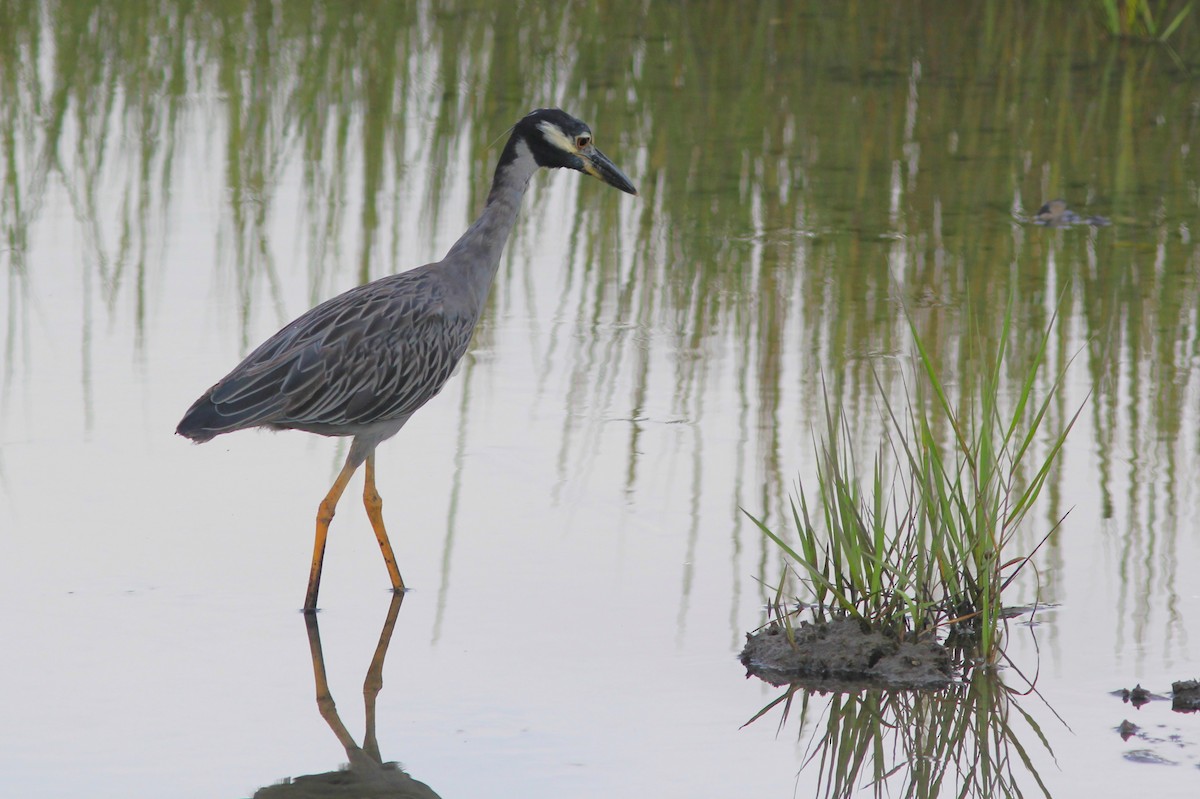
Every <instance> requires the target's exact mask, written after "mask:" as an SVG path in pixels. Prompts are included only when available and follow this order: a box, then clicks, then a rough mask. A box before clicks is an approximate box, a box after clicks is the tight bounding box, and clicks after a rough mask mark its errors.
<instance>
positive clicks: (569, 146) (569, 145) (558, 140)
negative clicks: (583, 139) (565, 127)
mask: <svg viewBox="0 0 1200 799" xmlns="http://www.w3.org/2000/svg"><path fill="white" fill-rule="evenodd" d="M538 130H540V131H541V132H542V136H543V137H544V138H545V139H546V141H548V142H550V144H552V145H554V146H555V147H557V148H558V149H560V150H562V151H563V152H565V153H578V152H579V148H578V147H576V146H575V142H574V141H573V140H572V139H571V137H570V136H568V135H567V134H565V133H563V132H562V128H560V127H559V126H558V125H555V124H554V123H553V122H539V123H538Z"/></svg>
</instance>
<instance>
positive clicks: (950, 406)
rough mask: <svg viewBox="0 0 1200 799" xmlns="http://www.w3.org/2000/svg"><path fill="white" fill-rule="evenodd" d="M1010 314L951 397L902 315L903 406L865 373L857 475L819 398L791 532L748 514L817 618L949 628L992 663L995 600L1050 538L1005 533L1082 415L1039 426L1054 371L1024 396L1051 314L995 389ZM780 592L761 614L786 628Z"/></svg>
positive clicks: (841, 429)
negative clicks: (905, 345) (868, 408)
mask: <svg viewBox="0 0 1200 799" xmlns="http://www.w3.org/2000/svg"><path fill="white" fill-rule="evenodd" d="M1011 322H1012V313H1011V308H1010V310H1009V311H1008V312H1007V313H1006V314H1005V320H1004V325H1003V330H1002V331H1001V334H1000V336H999V340H998V341H999V343H998V344H996V345H995V346H994V347H992V348H991V349H990V350H989V349H988V348H987V347H986V346H984V345H979V344H976V345H971V344H970V343H968V345H967V346H972V348H973V350H975V351H974V352H973V353H972V355H973V356H974V357H973V358H972V360H973V361H974V362H975V363H978V364H981V367H980V368H981V370H982V375H981V382H980V384H979V389H978V393H977V395H976V396H974V397H960V398H959V399H958V405H957V406H956V405H955V403H954V402H953V401H952V399H951V396H950V393H949V391H948V390H947V388H946V383H945V381H944V380H943V379H942V378H941V376H940V375H939V374H938V371H937V369H936V367H935V364H934V361H933V359H932V357H931V356H930V353H929V351H928V350H927V349H926V347H925V345H924V343H923V342H922V341H921V338H920V335H919V334H918V332H917V330H916V327H915V325H914V324H913V322H912V320H911V318H910V320H909V326H910V329H911V332H912V336H913V339H914V341H915V349H916V353H915V362H916V379H915V381H914V384H913V385H912V386H909V385H908V384H907V381H906V383H905V388H906V392H905V393H906V400H907V401H906V403H905V405H904V407H900V406H898V405H897V404H896V403H895V402H893V400H892V399H891V398H889V397H888V394H887V392H886V391H885V390H884V387H883V385H882V383H880V382H879V381H878V379H877V385H878V386H879V389H880V396H881V406H882V410H883V412H884V416H885V425H884V427H885V434H884V436H883V440H882V442H881V444H880V447H879V450H878V452H877V453H876V455H875V457H874V461H873V463H872V464H871V468H870V471H869V472H868V473H867V474H868V478H867V479H866V480H864V479H863V477H862V474H863V472H862V471H861V470H860V468H859V466H858V464H857V463H856V461H855V457H854V455H853V435H852V432H851V423H850V420H848V419H847V418H846V417H845V415H844V414H842V413H841V412H840V411H837V410H835V409H833V408H831V407H830V406H829V403H828V401H826V406H825V433H824V435H823V436H822V440H821V442H820V443H819V445H818V461H817V475H816V491H815V493H814V492H810V491H809V490H807V489H806V487H805V486H804V485H801V486H800V487H799V490H798V496H797V497H796V498H794V499H793V500H792V502H791V511H792V520H793V523H794V527H795V538H794V539H793V540H792V541H789V540H787V539H785V537H784V535H783V534H781V533H777V532H775V531H773V530H771V529H770V528H768V527H767V526H766V524H764V523H763V521H762V520H760V519H756V518H754V517H753V516H751V519H753V520H754V522H755V524H757V525H758V527H759V529H761V530H762V532H763V533H764V534H765V535H766V536H767V537H768V538H770V539H771V540H772V541H773V542H775V544H777V545H778V546H779V547H780V549H781V550H782V551H783V552H784V553H785V555H786V557H787V558H788V560H789V563H790V565H791V567H792V569H793V570H794V571H795V572H796V573H797V574H798V576H799V577H800V579H801V581H802V582H804V583H805V584H806V585H807V586H808V587H809V589H810V590H811V594H812V597H811V599H812V601H811V602H809V603H804V604H803V607H805V608H807V609H808V610H809V611H810V612H811V613H812V615H813V616H814V617H815V618H816V619H817V620H818V621H819V620H824V619H825V618H827V617H828V616H829V615H831V614H835V615H849V616H852V617H854V618H857V619H860V620H862V621H863V622H865V623H867V624H869V625H870V626H872V627H875V628H878V629H883V630H886V631H889V632H891V633H893V634H898V635H900V636H902V637H903V636H905V635H908V634H911V633H915V634H918V635H924V634H928V633H930V632H932V631H935V630H938V629H939V628H944V627H947V626H950V627H953V628H954V630H955V631H956V632H967V633H969V635H968V636H967V640H969V641H970V642H971V644H970V648H971V649H972V650H974V651H973V652H972V657H974V658H978V659H980V660H982V661H983V662H985V663H992V662H995V660H996V659H997V658H998V656H999V653H1000V633H1001V629H1002V627H1001V621H1002V618H1003V615H1004V607H1003V605H1002V602H1001V596H1002V594H1003V592H1004V590H1005V589H1006V588H1007V587H1008V586H1009V585H1010V584H1011V583H1012V581H1013V579H1015V577H1016V575H1017V574H1018V573H1019V572H1020V571H1021V569H1022V568H1023V567H1024V566H1026V565H1027V564H1028V562H1029V559H1030V557H1032V555H1033V554H1034V552H1036V550H1037V548H1038V547H1040V546H1041V543H1042V542H1044V541H1045V540H1046V537H1048V536H1049V535H1050V533H1047V534H1046V537H1043V538H1042V539H1041V541H1040V542H1039V543H1038V544H1037V546H1035V547H1033V548H1032V550H1030V551H1028V552H1025V553H1021V554H1019V555H1015V556H1014V555H1011V554H1009V553H1010V551H1011V550H1012V548H1013V541H1014V537H1015V536H1016V534H1017V530H1018V528H1019V527H1020V525H1021V523H1022V522H1023V521H1024V520H1025V518H1026V516H1027V515H1028V513H1029V511H1030V510H1031V508H1032V507H1033V506H1034V504H1035V502H1036V501H1037V499H1038V496H1039V495H1040V494H1041V491H1042V488H1043V487H1044V486H1045V483H1046V479H1047V477H1048V476H1049V475H1050V473H1051V469H1052V467H1053V465H1054V463H1055V461H1056V460H1057V458H1058V456H1059V454H1060V453H1061V451H1062V447H1063V444H1064V442H1065V440H1066V436H1067V433H1068V432H1069V431H1070V429H1071V427H1072V426H1073V425H1074V423H1075V421H1076V420H1077V419H1078V417H1079V413H1080V411H1081V410H1082V407H1081V408H1080V409H1079V410H1077V411H1076V412H1075V414H1074V415H1073V416H1072V417H1071V418H1070V419H1069V420H1067V421H1066V423H1065V424H1063V425H1062V426H1061V429H1059V430H1058V431H1057V432H1054V433H1051V434H1045V433H1043V432H1042V428H1043V426H1044V425H1045V423H1046V420H1047V417H1048V415H1050V412H1051V408H1052V404H1051V403H1052V400H1053V398H1054V397H1055V395H1056V394H1057V393H1058V392H1059V391H1060V390H1061V387H1062V380H1063V374H1062V373H1059V374H1058V375H1057V376H1056V377H1055V378H1054V379H1053V381H1052V382H1051V383H1050V385H1049V387H1048V388H1047V389H1046V390H1045V391H1043V392H1042V393H1043V394H1044V396H1042V397H1040V398H1039V397H1038V396H1036V395H1037V394H1038V391H1037V388H1038V375H1039V373H1040V372H1041V371H1042V368H1043V366H1044V365H1045V361H1046V354H1047V345H1048V342H1049V339H1050V331H1051V330H1052V324H1053V322H1052V323H1051V326H1050V327H1048V329H1047V331H1046V332H1045V334H1044V335H1043V336H1042V337H1041V340H1040V343H1039V346H1038V347H1037V349H1036V351H1035V352H1034V355H1033V357H1032V360H1031V361H1030V362H1029V363H1028V365H1027V366H1026V367H1025V369H1024V370H1023V372H1021V373H1020V374H1019V378H1020V379H1019V383H1018V386H1017V388H1016V389H1015V390H1014V391H1013V392H1012V393H1011V396H1008V397H1006V396H1005V388H1006V385H1009V383H1007V382H1006V380H1005V375H1006V372H1005V367H1006V366H1007V364H1006V356H1007V355H1008V341H1009V339H1010V336H1011V334H1012V330H1011ZM1043 440H1044V441H1045V443H1043ZM748 515H749V514H748ZM1061 521H1062V519H1061V518H1060V519H1059V520H1058V522H1056V523H1055V524H1054V525H1053V526H1052V528H1051V532H1053V530H1054V529H1056V528H1057V527H1058V524H1059V523H1061ZM782 588H783V581H781V584H780V589H779V591H780V593H779V594H777V596H776V601H775V609H776V611H780V612H779V615H780V618H781V619H782V620H783V621H784V623H785V624H788V625H789V629H790V624H791V618H792V614H785V613H782V612H781V599H782ZM961 640H962V637H960V641H961Z"/></svg>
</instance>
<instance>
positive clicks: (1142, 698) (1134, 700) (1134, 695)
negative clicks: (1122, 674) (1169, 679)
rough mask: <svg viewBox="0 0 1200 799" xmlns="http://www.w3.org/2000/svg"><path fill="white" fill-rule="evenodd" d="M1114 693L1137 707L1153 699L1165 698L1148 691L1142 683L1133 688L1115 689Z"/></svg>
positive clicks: (1123, 700)
mask: <svg viewBox="0 0 1200 799" xmlns="http://www.w3.org/2000/svg"><path fill="white" fill-rule="evenodd" d="M1113 694H1114V695H1116V696H1119V697H1121V701H1122V702H1127V703H1129V704H1131V705H1133V706H1134V707H1136V708H1140V707H1141V706H1142V705H1144V704H1146V703H1147V702H1149V701H1150V700H1151V699H1162V698H1163V697H1161V696H1155V695H1154V694H1152V693H1150V692H1149V691H1147V690H1146V689H1145V688H1143V687H1142V684H1141V683H1138V684H1137V685H1135V686H1134V687H1133V688H1122V689H1121V690H1119V691H1113Z"/></svg>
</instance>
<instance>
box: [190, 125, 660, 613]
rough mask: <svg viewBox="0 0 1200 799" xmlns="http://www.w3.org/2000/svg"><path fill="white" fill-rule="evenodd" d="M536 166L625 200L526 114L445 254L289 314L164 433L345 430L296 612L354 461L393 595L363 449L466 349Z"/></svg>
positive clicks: (609, 168) (612, 180)
mask: <svg viewBox="0 0 1200 799" xmlns="http://www.w3.org/2000/svg"><path fill="white" fill-rule="evenodd" d="M543 167H545V168H549V169H556V168H560V167H566V168H568V169H574V170H576V171H579V172H583V173H585V174H588V175H591V176H592V177H595V178H599V179H600V180H602V181H604V182H605V183H607V184H608V185H610V186H613V187H614V188H617V189H620V190H621V191H623V192H626V193H628V194H632V195H636V194H637V189H635V188H634V186H633V183H631V182H630V180H629V178H628V177H626V176H625V174H624V173H622V172H621V170H620V169H618V168H617V167H616V166H615V165H614V164H613V162H612V161H610V160H609V159H608V158H607V157H606V156H605V155H604V154H603V153H602V152H600V151H599V150H598V149H596V145H595V143H594V142H593V138H592V131H591V129H590V128H589V127H588V126H587V125H586V124H585V123H584V122H582V121H580V120H579V119H576V118H575V117H573V116H571V115H570V114H568V113H566V112H565V111H563V110H561V109H558V108H540V109H537V110H535V111H532V112H530V113H529V114H527V115H526V116H525V117H523V118H522V119H521V120H520V121H519V122H517V123H516V125H514V126H513V128H512V134H511V135H510V136H509V139H508V142H507V144H505V146H504V149H503V150H502V151H501V153H500V159H499V162H498V163H497V165H496V172H495V176H494V177H493V179H492V187H491V191H490V192H489V193H488V197H487V201H486V203H485V204H484V207H483V211H482V212H481V213H480V214H479V217H478V218H477V219H476V220H475V222H474V223H473V224H472V225H471V226H470V227H469V228H467V231H466V232H465V233H463V235H462V237H461V238H460V239H459V240H458V241H457V242H455V243H454V245H453V246H452V247H451V248H450V250H449V252H447V253H446V257H444V258H443V259H442V260H440V261H437V262H435V263H430V264H425V265H424V266H419V267H416V268H415V269H410V270H408V271H405V272H399V273H397V274H393V275H389V276H387V277H383V278H380V279H378V280H375V281H372V282H370V283H365V284H363V285H360V286H357V287H356V288H352V289H350V290H349V291H346V292H343V293H342V294H339V295H337V296H335V297H333V298H332V299H329V300H326V301H325V302H323V303H321V304H320V305H317V306H316V307H315V308H312V309H311V310H309V311H307V312H306V313H304V314H302V315H300V316H299V317H297V318H296V319H295V320H294V321H292V322H291V323H289V324H288V325H286V326H285V327H283V328H282V329H281V330H279V332H277V333H275V335H273V336H271V337H270V338H269V339H267V340H266V341H265V342H263V343H262V344H261V345H260V346H259V347H258V348H257V349H255V350H254V351H253V352H251V353H250V354H249V355H247V356H246V358H245V360H243V361H242V362H241V363H239V364H238V365H237V366H236V367H234V369H233V371H231V372H230V373H229V374H227V375H225V377H223V378H221V379H220V380H219V381H217V383H216V384H215V385H213V386H212V387H211V388H210V389H208V391H206V392H204V394H203V395H202V396H201V397H200V398H199V399H198V400H196V401H195V403H193V404H192V406H191V407H190V408H189V409H188V411H187V413H185V414H184V416H183V419H182V421H180V422H179V426H178V427H177V428H176V430H175V432H176V433H177V434H179V435H181V436H184V437H186V438H189V439H191V440H192V441H195V442H197V443H202V442H205V441H209V440H211V439H212V438H214V437H216V436H219V435H222V434H224V433H232V432H234V431H235V430H245V429H248V428H254V427H265V428H268V429H271V430H301V431H304V432H308V433H317V434H319V435H323V436H352V437H353V438H352V440H351V442H350V451H349V453H348V454H347V455H346V461H345V463H344V465H343V466H342V469H341V471H340V472H339V473H338V476H337V479H335V480H334V482H333V485H332V486H331V487H330V489H329V492H328V493H327V494H326V495H325V498H324V499H323V500H321V503H320V505H318V507H317V520H316V521H317V523H316V536H315V540H314V542H313V557H312V567H311V569H310V571H309V576H308V590H307V592H306V594H305V598H304V612H306V613H313V612H315V611H316V607H317V593H318V591H319V590H320V585H321V568H322V565H323V563H324V560H325V541H326V538H327V537H328V534H329V524H330V522H331V521H332V520H333V515H334V511H335V510H336V509H337V504H338V500H339V499H340V498H341V496H342V493H343V492H344V491H345V490H346V486H347V484H348V483H349V482H350V478H351V477H352V476H353V475H354V473H355V472H356V471H357V470H358V468H359V467H360V466H363V465H364V464H365V467H366V468H365V478H364V485H363V505H364V506H365V508H366V511H367V518H368V519H369V520H370V522H371V527H372V529H373V530H374V531H375V537H376V539H377V540H378V542H379V548H380V551H381V552H382V554H383V560H384V563H385V564H386V565H387V571H388V576H389V577H390V579H391V582H392V589H393V591H395V592H396V593H402V592H403V591H404V590H405V586H404V580H403V579H402V578H401V576H400V570H399V568H398V567H397V565H396V556H395V554H394V553H393V551H392V545H391V543H390V542H389V541H388V536H387V530H386V528H385V526H384V521H383V500H382V499H381V498H380V496H379V491H378V490H377V489H376V486H375V448H376V447H377V446H379V444H380V443H381V442H383V441H386V440H387V439H389V438H391V437H392V436H394V435H396V433H398V432H400V428H402V427H404V425H405V424H406V423H407V422H408V420H409V419H410V418H412V415H413V414H414V413H416V411H417V410H418V409H419V408H420V407H421V406H423V405H424V404H425V403H427V402H429V400H431V399H433V397H435V396H436V395H437V394H438V392H440V391H441V390H442V388H443V386H445V384H446V381H447V380H449V378H450V376H451V374H452V373H453V372H454V369H455V367H456V365H457V364H458V362H459V361H460V360H461V359H462V357H463V355H464V354H465V353H466V351H467V347H468V345H469V344H470V341H471V336H472V334H473V333H474V331H475V326H476V325H477V324H478V323H479V317H480V315H481V314H482V313H483V308H484V305H485V304H486V302H487V297H488V292H489V290H490V289H491V286H492V281H493V280H494V279H495V277H496V271H497V269H498V268H499V266H500V255H501V253H502V252H503V251H504V245H505V243H506V242H507V241H508V237H509V235H510V234H511V233H512V229H513V226H514V224H515V223H516V219H517V212H518V211H519V210H520V206H521V200H522V198H523V197H524V195H525V190H526V189H527V188H528V186H529V180H530V178H531V177H532V176H533V174H534V173H535V172H536V171H537V170H538V169H541V168H543Z"/></svg>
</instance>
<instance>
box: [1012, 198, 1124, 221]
mask: <svg viewBox="0 0 1200 799" xmlns="http://www.w3.org/2000/svg"><path fill="white" fill-rule="evenodd" d="M1029 221H1031V222H1033V224H1035V225H1044V226H1045V227H1071V226H1073V225H1084V226H1091V227H1107V226H1108V225H1111V224H1112V222H1111V221H1110V220H1109V219H1107V218H1105V217H1103V216H1080V215H1079V214H1077V213H1075V212H1074V211H1072V210H1071V209H1070V208H1069V207H1068V206H1067V201H1066V200H1051V201H1050V202H1048V203H1046V204H1045V205H1043V206H1042V207H1041V208H1039V209H1038V212H1037V213H1036V214H1034V215H1033V217H1032V218H1031V219H1030V220H1029Z"/></svg>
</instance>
